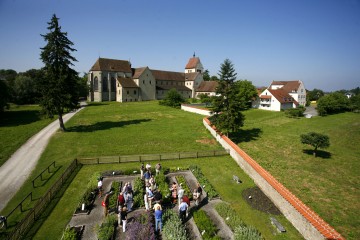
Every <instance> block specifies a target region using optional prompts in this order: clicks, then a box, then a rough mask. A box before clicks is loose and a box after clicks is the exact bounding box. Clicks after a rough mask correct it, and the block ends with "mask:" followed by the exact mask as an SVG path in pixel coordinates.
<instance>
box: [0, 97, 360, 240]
mask: <svg viewBox="0 0 360 240" xmlns="http://www.w3.org/2000/svg"><path fill="white" fill-rule="evenodd" d="M245 114H246V117H247V120H246V122H245V126H244V130H242V131H241V132H240V133H239V134H237V135H235V136H233V139H234V141H235V142H237V143H239V145H240V147H242V148H243V149H244V150H245V151H246V152H248V153H249V155H250V156H252V157H253V158H254V159H255V160H257V161H258V162H259V163H260V164H261V165H262V166H263V167H265V168H266V169H267V170H269V171H270V172H271V173H272V174H273V175H274V176H275V177H276V178H277V179H278V180H279V181H280V182H282V183H283V184H284V185H285V186H287V187H288V188H289V189H290V190H291V191H292V192H293V193H295V194H296V195H297V196H298V197H299V198H300V199H302V200H303V201H304V202H305V203H306V204H308V205H309V206H310V207H312V208H313V209H314V210H315V211H316V212H317V213H319V214H320V216H321V217H323V218H324V219H325V220H326V221H328V222H329V223H330V224H331V225H332V226H333V227H335V229H337V230H338V231H339V232H340V233H341V234H343V235H344V236H345V237H348V238H349V239H351V236H353V239H356V238H358V236H359V230H358V229H356V226H359V225H360V224H359V220H358V219H357V218H356V216H358V215H359V214H358V213H359V210H358V209H360V208H359V203H358V202H357V201H356V200H358V199H359V190H358V186H359V178H358V174H357V172H359V171H358V170H359V162H358V161H356V160H357V158H356V156H359V150H358V149H357V144H355V143H358V142H359V140H360V139H359V137H360V133H359V125H358V123H359V119H360V115H356V114H351V113H345V114H340V115H335V116H328V117H324V118H322V117H318V118H313V119H289V118H286V117H284V115H283V113H274V112H267V111H261V110H250V111H247V112H245ZM202 118H203V116H200V115H197V114H193V113H188V112H184V111H181V110H178V109H172V108H168V107H165V106H159V105H158V103H157V102H156V101H153V102H138V103H121V104H120V103H103V104H92V105H90V106H88V107H86V108H85V109H84V110H82V111H81V112H79V113H78V114H77V115H76V116H74V117H73V118H72V119H71V120H69V122H68V123H67V124H66V127H67V128H68V130H69V131H68V132H65V133H63V132H57V133H56V134H55V135H54V136H53V138H52V139H51V141H50V143H49V146H48V147H47V149H46V150H45V151H44V153H43V155H42V157H41V159H40V161H39V164H38V166H37V168H36V170H35V171H34V172H33V174H32V176H31V177H30V179H33V178H34V177H35V176H37V175H38V174H39V173H40V172H41V171H42V170H44V169H45V168H46V167H47V166H48V165H49V164H50V163H51V162H52V161H56V164H57V166H59V168H58V169H59V170H58V171H57V172H56V173H55V174H54V175H53V176H52V177H51V178H50V179H49V180H48V181H47V182H45V183H44V185H43V186H42V187H38V188H35V189H33V188H32V186H31V182H30V181H29V182H28V183H26V184H25V185H24V186H23V187H22V188H21V189H20V191H19V192H18V193H17V195H16V196H15V198H14V200H13V201H11V202H10V204H9V206H7V208H6V209H5V210H4V211H3V212H5V213H7V212H9V211H10V210H11V209H12V208H13V207H15V206H16V205H17V203H18V202H19V201H21V199H23V198H24V197H25V196H26V195H27V194H28V193H29V192H31V191H33V193H34V198H38V197H40V196H41V195H42V194H43V193H44V192H45V190H46V189H48V188H49V186H51V185H52V184H53V182H54V181H55V180H56V179H57V178H58V177H59V176H60V174H61V173H62V171H63V170H64V169H65V168H66V167H67V165H68V164H69V163H70V161H72V160H73V159H74V158H76V157H95V156H113V155H128V154H150V153H165V152H190V151H203V150H205V151H206V150H215V149H220V146H219V145H218V144H217V143H216V141H214V140H213V138H212V136H211V135H210V134H209V132H208V131H207V130H206V129H205V127H204V126H203V124H202ZM310 130H316V131H319V132H322V133H326V134H328V135H329V136H330V141H331V144H332V145H331V147H330V148H329V149H327V151H328V152H330V153H331V158H325V159H324V158H320V157H319V158H316V159H314V158H313V157H312V155H308V154H305V153H303V152H302V150H303V149H307V147H305V146H302V145H301V144H300V140H299V135H300V133H302V132H307V131H310ZM279 146H280V147H279ZM325 155H326V154H325ZM165 164H166V166H174V165H175V166H177V165H180V164H182V165H183V166H188V165H190V164H197V165H199V166H200V167H201V168H202V171H203V173H204V174H205V175H206V177H207V178H208V179H209V180H210V182H211V183H212V184H213V185H214V187H215V188H216V190H217V191H218V192H219V193H220V195H221V197H222V198H223V199H224V200H225V201H228V202H230V203H231V204H232V206H233V208H234V209H236V211H237V212H238V213H239V214H240V215H241V216H242V217H243V218H244V221H245V222H246V223H247V224H248V225H253V226H255V227H256V228H258V230H259V231H260V232H261V233H262V234H263V235H264V236H265V238H266V239H299V237H300V236H299V234H298V233H297V232H296V230H294V228H293V227H292V226H290V224H289V222H287V221H286V219H284V218H280V222H281V223H282V224H283V225H284V226H285V227H286V228H287V230H288V232H287V233H286V234H285V235H276V236H274V235H273V233H272V229H273V228H272V226H271V224H270V221H269V216H268V215H267V214H263V213H260V212H258V211H256V210H253V209H251V208H250V207H249V206H248V205H247V203H246V202H245V201H243V200H242V197H241V192H242V190H244V189H245V188H248V187H253V186H254V183H253V182H252V181H251V180H250V179H249V178H248V177H246V176H245V174H244V173H243V171H242V170H241V169H240V168H239V167H238V166H237V165H236V164H235V162H234V161H233V160H232V159H231V158H230V157H219V158H206V159H190V160H181V161H179V160H176V161H166V162H165ZM135 166H136V167H138V166H137V165H134V164H130V163H129V164H122V165H99V166H87V167H83V168H82V169H81V171H80V172H79V174H78V175H77V176H76V177H75V179H74V181H73V182H72V183H71V184H70V186H69V188H68V189H67V190H66V192H65V193H64V195H63V197H62V198H61V199H58V200H59V202H58V204H57V205H56V207H55V208H54V211H53V212H52V213H50V215H49V217H48V218H47V220H46V221H45V222H44V224H43V226H42V227H41V228H40V230H39V231H38V233H37V234H36V235H35V239H44V236H47V234H50V232H48V231H49V230H47V229H50V231H51V233H54V234H52V236H57V237H60V236H59V235H60V234H61V232H62V230H63V229H64V227H65V225H66V224H67V222H68V221H69V220H70V217H71V214H72V212H73V211H74V209H75V205H76V204H77V203H76V200H77V199H79V196H80V195H81V194H82V192H81V189H83V186H86V184H87V181H88V179H89V177H90V175H92V173H94V172H97V171H98V172H100V171H103V170H109V169H119V168H120V167H121V168H133V167H135ZM214 166H215V167H214ZM219 173H220V174H219ZM233 174H236V175H238V176H239V177H240V178H241V179H244V183H243V184H240V185H238V184H235V183H234V181H233V180H232V175H233ZM294 180H295V181H294ZM345 192H346V194H345ZM30 205H31V203H30ZM25 213H26V212H25ZM23 214H24V213H23ZM20 216H21V215H20ZM55 233H56V234H55ZM351 234H352V235H351Z"/></svg>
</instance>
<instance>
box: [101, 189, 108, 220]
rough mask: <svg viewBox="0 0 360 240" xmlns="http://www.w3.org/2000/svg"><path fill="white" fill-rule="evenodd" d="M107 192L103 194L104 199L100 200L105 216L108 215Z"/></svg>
mask: <svg viewBox="0 0 360 240" xmlns="http://www.w3.org/2000/svg"><path fill="white" fill-rule="evenodd" d="M109 196H110V195H109V194H106V195H105V198H104V200H103V201H102V203H101V204H102V205H103V207H104V216H105V217H106V216H107V215H108V208H109Z"/></svg>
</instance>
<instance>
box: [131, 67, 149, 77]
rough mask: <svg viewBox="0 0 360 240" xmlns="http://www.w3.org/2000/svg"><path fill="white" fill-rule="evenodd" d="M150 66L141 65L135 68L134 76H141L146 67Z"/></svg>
mask: <svg viewBox="0 0 360 240" xmlns="http://www.w3.org/2000/svg"><path fill="white" fill-rule="evenodd" d="M146 68H148V67H141V68H133V72H134V74H133V78H139V77H140V76H141V74H143V72H144V71H145V69H146Z"/></svg>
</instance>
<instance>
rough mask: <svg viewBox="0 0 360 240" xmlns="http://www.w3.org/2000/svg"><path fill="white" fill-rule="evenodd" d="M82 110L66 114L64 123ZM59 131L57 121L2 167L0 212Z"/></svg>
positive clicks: (0, 174) (0, 172)
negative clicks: (52, 137)
mask: <svg viewBox="0 0 360 240" xmlns="http://www.w3.org/2000/svg"><path fill="white" fill-rule="evenodd" d="M82 109H83V107H81V108H79V109H78V110H77V111H74V112H71V113H68V114H65V115H64V116H63V120H64V123H65V122H67V121H68V120H69V119H70V118H71V117H72V116H74V115H75V114H76V113H78V112H79V111H81V110H82ZM58 129H59V121H58V120H55V121H54V122H52V123H50V124H49V125H48V126H46V127H45V128H43V129H42V130H41V131H40V132H39V133H37V134H36V135H34V136H33V137H31V138H30V139H29V140H28V141H27V142H26V143H25V144H24V145H22V146H21V147H20V148H19V149H18V150H17V151H16V152H15V153H14V154H13V155H12V156H11V157H10V158H9V159H8V160H7V161H6V162H5V163H4V164H3V165H2V166H1V167H0V176H1V181H0V192H1V195H0V211H2V210H3V209H4V208H5V206H6V205H7V203H8V202H9V201H10V200H11V198H12V197H13V196H14V195H15V193H16V192H17V191H18V190H19V189H20V187H21V186H22V185H23V184H24V182H25V181H26V180H27V178H28V177H29V176H30V174H31V172H32V171H33V170H34V168H35V166H36V164H37V161H38V160H39V158H40V156H41V154H42V152H43V151H44V150H45V148H46V146H47V144H48V142H49V139H50V137H51V136H52V135H53V134H54V133H55V132H56V131H57V130H58Z"/></svg>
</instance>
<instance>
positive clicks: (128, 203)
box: [125, 190, 134, 212]
mask: <svg viewBox="0 0 360 240" xmlns="http://www.w3.org/2000/svg"><path fill="white" fill-rule="evenodd" d="M133 197H134V196H133V191H132V190H131V191H128V192H127V193H126V194H125V203H126V206H127V210H128V211H129V212H130V211H131V210H132V206H133V202H134V199H133Z"/></svg>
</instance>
